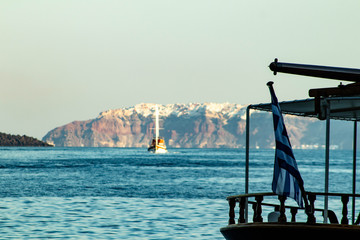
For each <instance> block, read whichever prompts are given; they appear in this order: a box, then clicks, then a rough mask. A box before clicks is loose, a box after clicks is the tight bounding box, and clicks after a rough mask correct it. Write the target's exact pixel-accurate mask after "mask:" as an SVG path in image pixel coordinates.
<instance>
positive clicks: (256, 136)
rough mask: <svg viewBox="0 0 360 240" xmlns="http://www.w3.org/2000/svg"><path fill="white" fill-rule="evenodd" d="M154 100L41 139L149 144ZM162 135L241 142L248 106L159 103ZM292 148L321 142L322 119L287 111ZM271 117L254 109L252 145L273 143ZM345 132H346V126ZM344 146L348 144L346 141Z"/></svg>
mask: <svg viewBox="0 0 360 240" xmlns="http://www.w3.org/2000/svg"><path fill="white" fill-rule="evenodd" d="M154 109H155V104H139V105H136V106H135V107H130V108H125V109H117V110H108V111H105V112H102V113H100V114H99V116H98V117H97V118H95V119H91V120H87V121H75V122H72V123H69V124H66V125H64V126H61V127H58V128H55V129H53V130H51V131H50V132H49V133H48V134H47V135H46V136H45V137H44V138H43V140H44V141H46V142H48V143H51V144H54V145H55V146H64V147H67V146H71V147H74V146H83V147H142V148H146V147H148V145H149V143H150V141H151V139H152V138H153V136H154V130H153V129H154V127H155V124H154ZM159 111H160V127H161V128H162V129H161V130H160V135H161V136H162V137H164V138H165V141H166V145H167V147H168V148H221V147H226V148H242V147H244V145H245V111H246V106H242V105H239V104H230V103H225V104H215V103H204V104H198V103H190V104H169V105H159ZM285 124H286V126H287V130H288V133H289V137H290V140H291V143H292V146H293V147H294V148H303V147H304V146H307V147H308V146H314V147H316V146H321V144H322V143H323V137H322V136H323V135H324V134H323V132H322V125H321V122H320V121H317V120H313V119H307V118H299V117H292V116H285ZM272 128H273V126H272V117H271V114H269V113H263V112H257V111H254V112H252V115H251V129H250V132H251V138H250V145H251V147H260V148H272V147H274V133H273V129H272ZM342 133H343V132H342ZM342 144H343V145H342V146H341V147H342V148H344V147H345V148H346V144H348V145H349V146H351V138H350V142H349V143H342Z"/></svg>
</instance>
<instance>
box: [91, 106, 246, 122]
mask: <svg viewBox="0 0 360 240" xmlns="http://www.w3.org/2000/svg"><path fill="white" fill-rule="evenodd" d="M155 105H158V107H159V115H160V117H169V116H170V115H174V116H177V117H180V116H189V117H191V116H198V115H203V114H207V115H208V116H209V117H210V116H211V115H214V116H215V115H219V114H220V115H222V116H224V117H231V116H234V115H236V114H241V115H243V113H244V110H243V109H244V108H245V106H244V105H240V104H235V103H212V102H210V103H187V104H184V103H175V104H166V105H162V104H156V103H140V104H137V105H135V106H132V107H126V108H119V109H113V110H107V111H104V112H101V113H100V114H99V116H98V118H99V117H100V118H101V117H113V116H131V115H133V114H138V115H142V116H143V117H149V116H153V115H155Z"/></svg>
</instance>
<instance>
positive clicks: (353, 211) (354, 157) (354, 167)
mask: <svg viewBox="0 0 360 240" xmlns="http://www.w3.org/2000/svg"><path fill="white" fill-rule="evenodd" d="M356 151H357V120H355V121H354V140H353V182H352V194H354V195H355V194H356ZM354 222H355V196H353V198H352V224H354Z"/></svg>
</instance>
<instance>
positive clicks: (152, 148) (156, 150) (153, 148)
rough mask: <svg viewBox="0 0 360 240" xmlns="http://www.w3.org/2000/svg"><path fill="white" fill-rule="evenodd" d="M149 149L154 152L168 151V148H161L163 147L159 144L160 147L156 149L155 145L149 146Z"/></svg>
mask: <svg viewBox="0 0 360 240" xmlns="http://www.w3.org/2000/svg"><path fill="white" fill-rule="evenodd" d="M148 151H149V152H153V153H167V150H166V148H161V147H159V146H158V148H157V149H155V147H153V146H152V147H149V148H148Z"/></svg>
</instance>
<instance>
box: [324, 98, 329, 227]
mask: <svg viewBox="0 0 360 240" xmlns="http://www.w3.org/2000/svg"><path fill="white" fill-rule="evenodd" d="M325 104H326V105H325V107H326V110H325V111H326V142H325V196H324V223H327V221H328V202H329V200H328V196H327V193H329V158H330V102H329V101H327V100H326V99H325Z"/></svg>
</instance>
